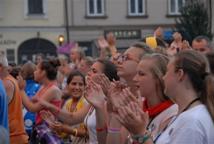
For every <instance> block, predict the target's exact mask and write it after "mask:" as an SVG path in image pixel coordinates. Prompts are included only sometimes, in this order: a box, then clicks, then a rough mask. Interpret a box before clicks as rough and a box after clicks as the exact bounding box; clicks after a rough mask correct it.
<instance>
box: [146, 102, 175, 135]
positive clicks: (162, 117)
mask: <svg viewBox="0 0 214 144" xmlns="http://www.w3.org/2000/svg"><path fill="white" fill-rule="evenodd" d="M177 113H178V105H177V104H173V105H171V106H170V107H168V108H167V109H165V110H164V111H162V112H161V113H159V114H158V115H157V116H156V117H155V118H154V119H153V120H152V121H151V123H150V124H149V126H148V130H149V131H150V132H151V133H152V135H153V139H155V138H156V137H157V135H158V134H159V131H160V126H162V124H163V123H165V122H166V121H167V120H169V119H170V118H173V117H174V116H176V115H177Z"/></svg>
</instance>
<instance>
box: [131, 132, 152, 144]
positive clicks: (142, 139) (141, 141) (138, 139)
mask: <svg viewBox="0 0 214 144" xmlns="http://www.w3.org/2000/svg"><path fill="white" fill-rule="evenodd" d="M150 138H151V133H149V132H146V133H145V134H144V135H133V136H132V139H133V140H134V143H138V144H144V143H145V142H146V141H147V140H148V139H150Z"/></svg>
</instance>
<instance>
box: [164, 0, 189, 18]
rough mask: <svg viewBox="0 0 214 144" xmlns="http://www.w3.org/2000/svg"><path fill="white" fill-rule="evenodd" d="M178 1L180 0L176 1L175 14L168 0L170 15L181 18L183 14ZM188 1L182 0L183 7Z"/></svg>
mask: <svg viewBox="0 0 214 144" xmlns="http://www.w3.org/2000/svg"><path fill="white" fill-rule="evenodd" d="M178 1H179V0H175V12H172V11H171V0H168V15H170V16H173V15H174V16H180V15H181V13H180V11H179V7H178ZM185 2H186V0H182V3H183V6H184V5H185Z"/></svg>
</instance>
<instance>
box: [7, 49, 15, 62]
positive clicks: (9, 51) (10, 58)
mask: <svg viewBox="0 0 214 144" xmlns="http://www.w3.org/2000/svg"><path fill="white" fill-rule="evenodd" d="M6 52H7V59H8V63H13V62H15V51H14V49H7V51H6Z"/></svg>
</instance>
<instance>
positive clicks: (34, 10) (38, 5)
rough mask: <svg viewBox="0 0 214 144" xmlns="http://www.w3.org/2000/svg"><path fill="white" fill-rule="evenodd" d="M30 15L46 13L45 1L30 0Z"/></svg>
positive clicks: (28, 5)
mask: <svg viewBox="0 0 214 144" xmlns="http://www.w3.org/2000/svg"><path fill="white" fill-rule="evenodd" d="M27 7H28V15H44V14H45V12H44V1H43V0H28V3H27Z"/></svg>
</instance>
